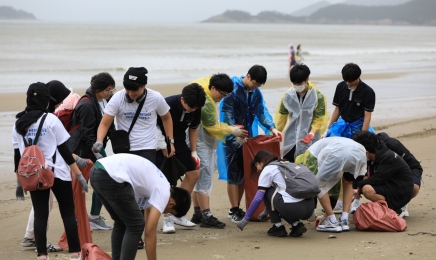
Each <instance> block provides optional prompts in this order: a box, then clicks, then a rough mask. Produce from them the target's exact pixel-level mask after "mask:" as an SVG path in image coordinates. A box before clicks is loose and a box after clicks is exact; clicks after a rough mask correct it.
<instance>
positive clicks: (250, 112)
mask: <svg viewBox="0 0 436 260" xmlns="http://www.w3.org/2000/svg"><path fill="white" fill-rule="evenodd" d="M243 78H244V77H232V81H233V92H232V93H231V94H230V95H229V96H227V97H226V98H224V99H223V100H221V103H220V111H221V112H220V121H221V122H225V123H226V124H228V125H230V126H233V125H243V126H244V129H246V130H248V138H251V137H254V136H257V135H258V132H259V127H261V128H262V130H263V131H264V132H265V133H266V134H270V131H269V128H271V126H273V127H274V128H275V125H274V123H273V118H272V116H271V115H270V114H269V112H268V109H267V107H266V105H265V100H264V99H263V95H262V92H260V90H259V89H258V88H257V89H255V90H253V93H252V94H251V98H250V100H248V90H247V88H246V87H245V86H244V83H243V81H242V79H243ZM217 156H218V158H217V164H218V173H219V179H220V180H227V181H228V183H231V184H242V183H243V181H244V168H243V164H244V163H243V159H242V145H240V144H238V143H237V142H236V138H235V137H234V136H233V135H229V136H227V137H226V141H225V143H222V142H219V144H218V149H217Z"/></svg>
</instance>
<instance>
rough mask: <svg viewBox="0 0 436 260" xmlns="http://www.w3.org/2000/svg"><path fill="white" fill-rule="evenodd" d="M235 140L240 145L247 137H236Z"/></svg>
mask: <svg viewBox="0 0 436 260" xmlns="http://www.w3.org/2000/svg"><path fill="white" fill-rule="evenodd" d="M236 142H237V143H238V144H240V145H243V144H245V143H246V142H247V138H241V137H236Z"/></svg>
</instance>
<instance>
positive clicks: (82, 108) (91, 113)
mask: <svg viewBox="0 0 436 260" xmlns="http://www.w3.org/2000/svg"><path fill="white" fill-rule="evenodd" d="M85 96H86V97H88V98H89V100H83V97H82V99H81V100H80V102H79V103H78V104H77V106H76V107H75V108H74V114H73V121H72V124H71V127H72V128H73V127H74V126H75V125H77V124H78V123H80V127H79V128H78V129H77V130H75V131H74V132H73V133H71V134H70V135H71V137H70V139H69V141H68V146H69V147H70V149H71V151H73V153H75V154H77V155H78V156H80V157H82V158H89V159H91V160H92V161H93V162H95V160H96V158H95V156H94V154H93V153H92V151H91V148H92V145H93V144H94V143H95V141H96V140H97V129H98V126H99V125H100V122H101V119H102V118H103V116H102V111H101V110H102V108H100V105H99V104H98V100H97V98H96V97H95V95H94V93H93V92H92V90H91V88H88V89H87V90H86V94H85ZM113 129H115V126H114V124H113V123H112V125H111V127H110V128H109V131H108V134H107V136H109V134H110V131H112V130H113ZM107 136H106V137H105V138H104V141H103V144H104V146H106V143H107Z"/></svg>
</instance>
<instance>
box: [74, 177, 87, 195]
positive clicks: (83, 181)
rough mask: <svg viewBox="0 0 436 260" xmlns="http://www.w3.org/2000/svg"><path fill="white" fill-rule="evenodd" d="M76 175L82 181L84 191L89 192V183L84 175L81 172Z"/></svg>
mask: <svg viewBox="0 0 436 260" xmlns="http://www.w3.org/2000/svg"><path fill="white" fill-rule="evenodd" d="M76 177H77V180H78V181H79V182H80V185H82V193H85V192H88V183H87V182H86V180H85V178H83V175H82V174H81V173H79V174H77V175H76Z"/></svg>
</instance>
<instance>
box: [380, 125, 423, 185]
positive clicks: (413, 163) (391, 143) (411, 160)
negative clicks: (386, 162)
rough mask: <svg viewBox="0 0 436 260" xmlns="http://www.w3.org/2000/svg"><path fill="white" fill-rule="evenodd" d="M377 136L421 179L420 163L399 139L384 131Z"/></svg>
mask: <svg viewBox="0 0 436 260" xmlns="http://www.w3.org/2000/svg"><path fill="white" fill-rule="evenodd" d="M377 136H378V137H379V139H380V140H382V141H383V142H384V143H385V144H386V146H387V147H388V148H389V149H390V150H392V151H394V152H395V153H396V154H398V155H399V156H401V157H403V159H404V161H405V162H406V163H407V165H409V168H410V170H412V174H413V175H415V176H416V177H418V178H419V179H421V176H422V171H423V170H422V166H421V164H420V163H419V161H418V160H416V158H415V156H413V154H412V153H411V152H410V151H409V150H408V149H407V148H406V147H405V146H404V145H403V144H402V143H401V142H400V141H398V140H397V139H395V138H392V137H390V136H389V135H387V134H386V133H379V134H377Z"/></svg>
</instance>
